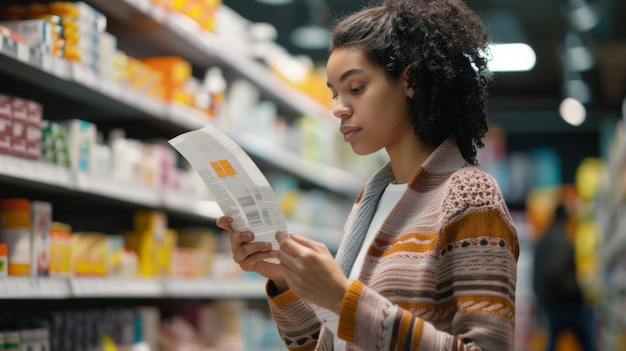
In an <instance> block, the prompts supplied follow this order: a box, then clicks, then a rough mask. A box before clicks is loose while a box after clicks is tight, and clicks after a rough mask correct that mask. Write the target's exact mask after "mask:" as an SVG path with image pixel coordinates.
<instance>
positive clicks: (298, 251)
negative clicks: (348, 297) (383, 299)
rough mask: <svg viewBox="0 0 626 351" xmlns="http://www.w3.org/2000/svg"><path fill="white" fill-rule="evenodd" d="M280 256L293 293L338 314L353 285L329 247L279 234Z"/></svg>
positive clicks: (281, 264)
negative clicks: (347, 292)
mask: <svg viewBox="0 0 626 351" xmlns="http://www.w3.org/2000/svg"><path fill="white" fill-rule="evenodd" d="M276 240H278V244H279V245H280V250H278V252H277V255H276V257H278V259H279V260H280V266H281V267H282V269H283V272H284V274H285V277H286V280H287V284H288V285H289V287H290V288H291V290H292V291H293V292H294V293H295V294H296V295H298V296H300V297H301V298H303V299H306V300H308V301H310V302H313V303H314V304H316V305H318V306H320V307H324V308H327V309H329V310H331V311H333V312H335V313H337V314H339V313H340V312H341V302H342V301H343V295H344V294H345V293H346V290H347V289H348V286H349V284H350V282H349V280H348V278H346V276H345V275H344V274H343V272H342V271H341V269H340V268H339V265H337V263H336V262H335V260H334V258H333V256H332V254H331V253H330V251H328V248H327V247H326V245H324V244H322V243H319V242H317V241H313V240H311V239H308V238H305V237H303V236H300V235H296V234H286V233H278V234H276Z"/></svg>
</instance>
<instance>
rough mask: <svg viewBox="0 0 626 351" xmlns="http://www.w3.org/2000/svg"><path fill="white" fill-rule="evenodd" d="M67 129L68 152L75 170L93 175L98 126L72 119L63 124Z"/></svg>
mask: <svg viewBox="0 0 626 351" xmlns="http://www.w3.org/2000/svg"><path fill="white" fill-rule="evenodd" d="M62 124H63V125H65V127H66V128H67V142H68V151H69V155H70V164H71V167H72V169H73V170H75V171H78V172H82V173H87V174H90V173H91V168H92V165H93V163H94V152H93V145H95V144H96V138H97V129H96V125H95V124H93V123H91V122H88V121H84V120H81V119H71V120H66V121H63V123H62Z"/></svg>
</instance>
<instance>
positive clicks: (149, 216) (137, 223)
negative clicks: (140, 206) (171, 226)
mask: <svg viewBox="0 0 626 351" xmlns="http://www.w3.org/2000/svg"><path fill="white" fill-rule="evenodd" d="M166 229H167V214H166V213H165V212H163V211H155V210H145V211H136V212H135V213H134V215H133V230H136V231H142V230H155V231H156V232H157V239H160V238H159V236H161V235H164V233H165V230H166Z"/></svg>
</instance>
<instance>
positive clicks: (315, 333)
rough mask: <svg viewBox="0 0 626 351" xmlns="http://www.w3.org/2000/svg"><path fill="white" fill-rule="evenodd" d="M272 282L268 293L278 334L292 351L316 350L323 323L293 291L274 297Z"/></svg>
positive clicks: (267, 290)
mask: <svg viewBox="0 0 626 351" xmlns="http://www.w3.org/2000/svg"><path fill="white" fill-rule="evenodd" d="M272 284H273V282H272V281H269V280H268V282H267V284H266V289H265V290H266V292H268V293H267V300H268V301H269V307H270V312H271V313H272V317H273V319H274V321H275V322H276V327H277V328H278V333H279V334H280V337H281V339H282V340H283V342H284V343H285V346H287V348H288V349H289V350H290V351H310V350H314V349H315V347H316V345H317V341H318V338H319V335H320V329H321V322H320V320H319V319H318V318H317V315H316V314H315V312H314V311H313V310H312V309H311V307H310V306H309V304H308V303H307V302H306V301H304V300H303V299H301V298H299V297H298V296H297V295H296V294H294V293H293V292H292V291H291V290H287V291H285V292H283V293H282V294H279V295H276V296H273V295H271V294H270V293H269V292H270V291H271V290H272V289H271V285H272Z"/></svg>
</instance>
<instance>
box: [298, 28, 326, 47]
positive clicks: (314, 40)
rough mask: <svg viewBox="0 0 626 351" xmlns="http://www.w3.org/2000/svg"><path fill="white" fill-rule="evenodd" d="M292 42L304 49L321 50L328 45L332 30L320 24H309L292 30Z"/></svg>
mask: <svg viewBox="0 0 626 351" xmlns="http://www.w3.org/2000/svg"><path fill="white" fill-rule="evenodd" d="M290 39H291V42H292V43H293V44H294V45H296V46H298V47H301V48H303V49H309V50H320V49H325V48H327V47H328V44H329V43H330V31H329V30H328V29H327V28H325V27H322V26H319V25H307V26H302V27H299V28H296V29H295V30H294V31H293V32H291V36H290Z"/></svg>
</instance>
